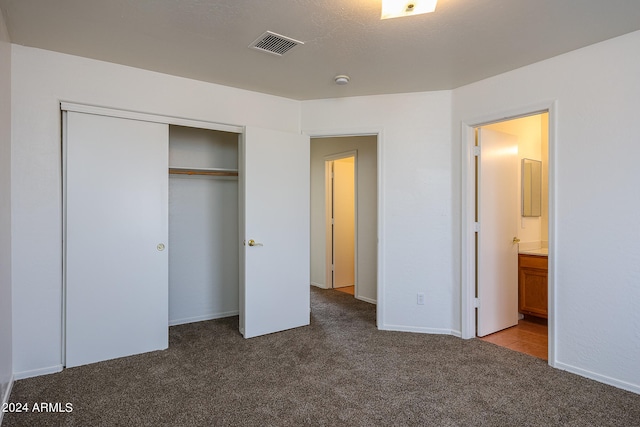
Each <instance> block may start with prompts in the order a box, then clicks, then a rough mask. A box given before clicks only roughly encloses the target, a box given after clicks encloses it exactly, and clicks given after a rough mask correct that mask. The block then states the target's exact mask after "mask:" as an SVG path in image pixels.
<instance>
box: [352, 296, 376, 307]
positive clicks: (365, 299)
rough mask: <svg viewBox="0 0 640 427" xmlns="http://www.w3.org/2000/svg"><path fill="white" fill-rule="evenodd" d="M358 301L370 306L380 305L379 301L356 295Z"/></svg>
mask: <svg viewBox="0 0 640 427" xmlns="http://www.w3.org/2000/svg"><path fill="white" fill-rule="evenodd" d="M356 299H359V300H360V301H364V302H368V303H369V304H373V305H376V304H378V301H376V300H374V299H373V298H367V297H361V296H358V295H356Z"/></svg>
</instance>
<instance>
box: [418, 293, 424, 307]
mask: <svg viewBox="0 0 640 427" xmlns="http://www.w3.org/2000/svg"><path fill="white" fill-rule="evenodd" d="M417 304H418V305H424V294H422V293H420V294H418V298H417Z"/></svg>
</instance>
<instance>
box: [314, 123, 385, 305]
mask: <svg viewBox="0 0 640 427" xmlns="http://www.w3.org/2000/svg"><path fill="white" fill-rule="evenodd" d="M377 142H378V136H377V135H358V136H330V137H312V138H311V285H312V286H316V287H319V288H323V289H340V288H343V287H344V290H348V287H353V295H354V297H355V298H356V299H359V300H362V301H366V302H369V303H372V304H376V303H377V290H378V289H377V288H378V267H377V259H378V143H377ZM336 172H337V173H336ZM332 173H333V177H334V178H337V181H338V185H337V186H336V187H335V188H334V190H337V192H335V194H334V192H333V191H331V189H332V187H333V186H334V184H335V182H333V179H332ZM345 181H348V183H347V184H344V182H345ZM340 182H342V184H340ZM338 199H345V200H348V202H346V203H333V202H334V201H337V200H338ZM336 214H337V215H338V217H337V218H335V223H334V224H332V219H333V216H334V215H336ZM340 215H342V216H343V217H345V218H347V219H346V220H344V219H343V220H342V221H340V218H339V217H340ZM340 222H342V223H340ZM345 230H346V231H345ZM332 234H335V235H336V236H337V237H338V240H335V242H334V239H333V236H332ZM340 239H341V240H340ZM332 266H333V267H332Z"/></svg>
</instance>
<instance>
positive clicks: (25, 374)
mask: <svg viewBox="0 0 640 427" xmlns="http://www.w3.org/2000/svg"><path fill="white" fill-rule="evenodd" d="M62 369H64V366H63V365H55V366H49V367H47V368H40V369H34V370H32V371H22V372H16V373H15V374H13V376H14V378H15V379H16V380H24V379H25V378H31V377H39V376H41V375H49V374H57V373H58V372H62Z"/></svg>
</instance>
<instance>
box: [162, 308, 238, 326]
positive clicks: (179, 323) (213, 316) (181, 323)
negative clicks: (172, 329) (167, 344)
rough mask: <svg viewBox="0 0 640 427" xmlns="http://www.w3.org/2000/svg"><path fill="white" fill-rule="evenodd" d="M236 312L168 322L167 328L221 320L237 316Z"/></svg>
mask: <svg viewBox="0 0 640 427" xmlns="http://www.w3.org/2000/svg"><path fill="white" fill-rule="evenodd" d="M238 313H239V311H238V310H234V311H225V312H222V313H209V314H205V315H203V316H196V317H186V318H183V319H174V320H169V326H176V325H184V324H186V323H195V322H204V321H205V320H213V319H222V318H224V317H231V316H237V315H238Z"/></svg>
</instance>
